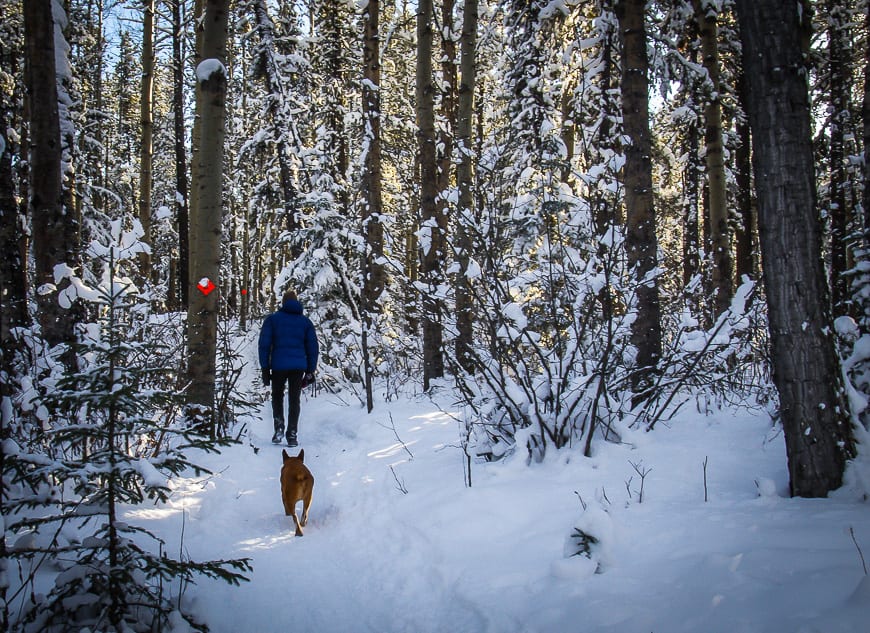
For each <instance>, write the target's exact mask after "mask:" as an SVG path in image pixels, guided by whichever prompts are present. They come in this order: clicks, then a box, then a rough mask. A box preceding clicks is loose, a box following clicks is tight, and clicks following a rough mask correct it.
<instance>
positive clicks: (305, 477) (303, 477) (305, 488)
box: [281, 450, 314, 536]
mask: <svg viewBox="0 0 870 633" xmlns="http://www.w3.org/2000/svg"><path fill="white" fill-rule="evenodd" d="M281 452H282V453H283V455H284V465H283V466H281V499H282V500H283V501H284V514H286V515H287V516H289V517H293V522H294V523H296V536H302V527H303V526H304V525H305V524H306V523H308V507H309V506H310V505H311V493H312V492H313V491H314V476H313V475H312V474H311V471H310V470H308V468H306V467H305V464H303V463H302V462H303V460H304V459H305V451H304V450H300V451H299V455H297V456H296V457H290V456H289V455H288V454H287V451H281ZM299 501H301V502H302V521H301V522H300V521H299V517H297V516H296V503H297V502H299Z"/></svg>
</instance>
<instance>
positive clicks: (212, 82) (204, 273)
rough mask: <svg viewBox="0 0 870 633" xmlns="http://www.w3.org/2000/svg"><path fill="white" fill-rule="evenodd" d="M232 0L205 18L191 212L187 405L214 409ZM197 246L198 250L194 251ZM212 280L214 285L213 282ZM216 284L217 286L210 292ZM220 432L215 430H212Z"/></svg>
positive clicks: (209, 5)
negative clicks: (228, 31) (229, 27)
mask: <svg viewBox="0 0 870 633" xmlns="http://www.w3.org/2000/svg"><path fill="white" fill-rule="evenodd" d="M228 5H229V0H206V1H205V2H204V14H203V17H202V26H203V33H202V48H201V49H200V50H201V55H200V58H201V60H202V61H201V62H200V63H199V64H198V65H197V94H196V98H197V103H196V113H197V117H198V118H199V120H200V138H199V145H198V146H197V147H194V159H193V189H194V190H196V192H197V195H196V197H195V199H194V205H193V206H192V207H191V209H190V240H191V247H192V248H191V261H190V269H191V282H190V287H189V288H188V292H189V293H190V306H189V308H188V312H187V337H188V354H189V357H188V378H189V382H190V386H189V387H188V391H187V401H188V403H190V404H196V405H200V406H202V407H205V408H207V409H208V410H209V411H211V410H212V408H213V406H214V396H215V356H216V346H217V321H218V314H219V311H218V306H219V298H220V294H221V290H220V286H221V280H220V261H221V235H222V231H221V227H222V225H221V220H222V215H223V214H222V211H223V205H222V194H223V158H224V135H225V119H226V94H227V71H226V67H225V63H226V42H227V21H228V13H229V8H228ZM194 244H195V247H194ZM209 282H210V284H209ZM210 285H213V286H214V288H213V289H211V290H209V288H210ZM212 429H213V430H214V427H212Z"/></svg>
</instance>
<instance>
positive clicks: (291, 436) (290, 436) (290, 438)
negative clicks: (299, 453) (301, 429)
mask: <svg viewBox="0 0 870 633" xmlns="http://www.w3.org/2000/svg"><path fill="white" fill-rule="evenodd" d="M287 446H289V447H291V448H292V447H294V446H299V442H298V441H297V440H296V431H289V432H288V433H287Z"/></svg>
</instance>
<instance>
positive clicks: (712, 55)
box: [692, 0, 733, 320]
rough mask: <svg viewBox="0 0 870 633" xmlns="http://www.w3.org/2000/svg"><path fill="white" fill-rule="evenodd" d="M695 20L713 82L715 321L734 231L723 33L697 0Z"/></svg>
mask: <svg viewBox="0 0 870 633" xmlns="http://www.w3.org/2000/svg"><path fill="white" fill-rule="evenodd" d="M692 4H693V5H694V9H695V19H696V20H697V21H698V30H699V34H700V37H701V55H702V58H703V63H704V68H705V69H706V71H707V76H708V78H709V79H710V84H711V85H710V91H711V93H710V95H709V97H708V100H707V105H706V106H705V108H704V120H705V124H706V129H705V131H704V143H705V145H706V148H705V158H706V163H707V196H708V205H709V214H710V215H709V217H710V254H711V256H712V264H713V265H712V280H711V281H712V290H713V306H712V308H713V318H714V320H715V318H716V317H717V316H718V315H720V314H722V312H724V311H725V310H727V309H728V307H729V306H730V305H731V297H732V295H733V286H732V281H731V274H732V266H733V265H732V261H731V237H730V236H731V231H730V228H729V226H728V199H727V195H726V182H725V148H724V145H723V143H722V101H721V97H720V95H721V86H720V81H719V35H718V33H719V29H718V26H717V24H716V20H717V15H716V9H715V7H714V6H713V5H712V3H710V2H708V1H705V0H693V2H692Z"/></svg>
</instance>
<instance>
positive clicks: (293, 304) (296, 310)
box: [281, 299, 302, 314]
mask: <svg viewBox="0 0 870 633" xmlns="http://www.w3.org/2000/svg"><path fill="white" fill-rule="evenodd" d="M281 311H282V312H287V313H288V314H302V304H301V303H299V301H297V300H296V299H287V301H285V302H284V305H283V306H281Z"/></svg>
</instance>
